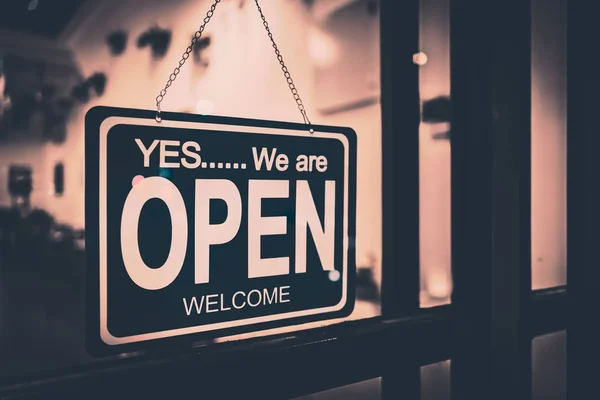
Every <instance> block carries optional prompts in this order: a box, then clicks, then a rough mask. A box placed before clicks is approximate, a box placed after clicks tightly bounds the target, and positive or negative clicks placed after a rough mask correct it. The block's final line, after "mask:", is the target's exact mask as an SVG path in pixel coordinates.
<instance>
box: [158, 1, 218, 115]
mask: <svg viewBox="0 0 600 400" xmlns="http://www.w3.org/2000/svg"><path fill="white" fill-rule="evenodd" d="M220 2H221V0H215V2H214V3H213V5H212V6H210V10H208V12H207V13H206V17H204V22H203V24H202V25H200V28H198V30H197V31H196V33H194V37H193V38H192V43H191V44H190V45H189V46H188V47H187V48H186V49H185V52H184V53H183V55H182V56H181V60H179V65H178V66H177V67H175V69H174V70H173V73H172V74H171V75H169V79H168V80H167V83H166V84H165V87H164V88H163V89H162V90H161V91H160V93H159V94H158V96H156V122H161V121H162V118H161V116H160V103H161V102H162V101H163V99H164V98H165V96H166V95H167V89H168V88H169V87H170V86H171V85H172V84H173V82H175V79H177V75H179V72H180V71H181V67H183V64H185V62H186V61H187V59H188V58H190V53H191V52H192V50H193V49H194V45H195V44H196V43H197V42H198V40H199V39H200V38H201V37H202V33H204V27H205V26H206V24H208V21H210V19H211V18H212V16H213V14H214V13H215V9H216V8H217V5H218V4H219V3H220Z"/></svg>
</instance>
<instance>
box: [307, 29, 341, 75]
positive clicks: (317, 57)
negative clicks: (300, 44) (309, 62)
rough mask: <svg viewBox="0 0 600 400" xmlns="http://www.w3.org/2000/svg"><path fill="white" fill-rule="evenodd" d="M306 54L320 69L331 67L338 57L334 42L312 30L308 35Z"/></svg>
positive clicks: (321, 33)
mask: <svg viewBox="0 0 600 400" xmlns="http://www.w3.org/2000/svg"><path fill="white" fill-rule="evenodd" d="M308 52H309V54H310V57H311V58H312V59H313V61H314V63H315V64H316V65H317V66H320V67H327V66H330V65H332V64H333V63H335V62H336V61H337V59H338V55H339V51H338V46H337V43H336V42H335V40H334V39H333V38H331V37H330V36H328V35H327V34H325V33H324V32H322V31H318V30H313V31H311V33H310V36H309V42H308Z"/></svg>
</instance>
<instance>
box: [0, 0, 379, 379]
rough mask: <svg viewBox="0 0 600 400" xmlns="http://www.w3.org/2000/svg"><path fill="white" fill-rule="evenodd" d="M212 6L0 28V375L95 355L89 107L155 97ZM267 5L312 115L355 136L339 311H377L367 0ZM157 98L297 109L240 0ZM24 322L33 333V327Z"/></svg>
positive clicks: (375, 146) (178, 5) (246, 113)
mask: <svg viewBox="0 0 600 400" xmlns="http://www.w3.org/2000/svg"><path fill="white" fill-rule="evenodd" d="M211 3H212V2H210V1H200V2H198V1H190V0H176V1H171V2H168V3H165V2H164V1H159V0H150V1H148V0H123V1H120V2H118V3H115V2H111V1H95V2H88V3H87V4H86V5H84V6H83V8H81V9H80V10H79V11H78V12H77V13H75V15H73V16H72V17H71V18H70V19H68V21H65V24H64V25H63V26H62V29H61V31H62V33H61V34H60V35H58V36H56V35H52V36H49V37H39V36H32V34H28V33H26V32H25V31H26V30H27V29H28V25H30V22H31V21H29V22H28V20H24V21H23V23H22V24H13V25H14V26H13V27H12V28H11V29H12V31H10V37H9V36H8V34H7V35H4V34H3V37H2V38H0V55H1V58H0V60H1V62H0V376H8V375H18V374H21V373H28V372H35V371H38V370H44V369H52V368H58V367H63V366H70V365H77V364H81V363H85V362H90V361H93V359H91V358H90V357H88V356H87V355H86V353H85V348H84V326H83V318H84V308H83V301H84V297H83V296H84V288H83V286H82V284H81V282H82V273H83V268H84V254H85V242H84V240H83V239H84V231H85V226H84V196H83V190H84V168H85V165H84V154H83V148H84V147H83V140H84V135H83V131H84V116H85V113H86V111H87V110H88V109H89V108H90V107H93V106H95V105H111V106H117V107H128V108H146V109H148V108H153V107H154V105H155V97H156V95H157V94H158V92H159V90H160V89H161V88H162V87H163V86H164V84H165V82H166V80H167V78H168V77H169V74H170V73H171V72H172V69H173V68H174V66H176V65H177V62H178V61H179V59H180V58H181V54H182V53H183V51H184V50H185V48H186V46H187V45H188V44H189V41H190V39H191V37H192V35H193V34H194V32H195V30H196V29H197V27H198V26H199V24H200V23H201V21H202V20H203V19H204V17H205V15H206V11H207V10H208V8H209V6H210V4H211ZM263 3H264V4H263ZM263 3H261V6H262V9H263V11H264V13H265V15H266V17H267V19H268V21H269V26H270V28H271V31H272V32H273V35H274V38H275V40H276V42H277V45H278V47H279V49H280V50H281V53H282V55H283V57H284V60H285V63H286V65H287V66H288V68H289V70H290V72H291V74H292V76H293V79H294V83H295V84H296V87H297V88H298V90H299V93H300V95H301V96H302V100H303V101H304V104H305V106H306V108H307V112H308V115H309V117H310V119H311V121H312V122H313V123H317V124H325V125H343V126H350V127H352V128H354V130H355V131H356V132H357V134H358V146H359V147H358V166H359V167H358V198H357V237H356V243H355V244H356V257H357V267H358V279H357V285H358V287H357V303H356V307H355V311H354V313H353V314H352V315H351V316H350V317H349V318H350V319H358V318H367V317H373V316H376V315H379V313H380V309H379V303H380V301H379V288H380V285H381V219H382V216H381V115H380V105H379V95H380V83H379V18H378V7H377V2H374V1H371V0H347V1H346V0H345V1H336V2H331V1H328V0H316V1H311V2H307V1H303V0H292V1H268V2H263ZM40 4H41V3H40ZM40 7H42V6H41V5H40V6H39V7H38V8H37V9H36V10H34V11H35V12H37V11H39V10H40ZM56 7H62V6H60V5H56ZM34 11H32V12H34ZM7 12H8V11H7ZM11 12H12V11H11ZM65 14H66V12H65ZM25 15H27V14H25ZM290 21H294V22H293V23H290ZM21 25H22V26H23V28H22V30H23V31H22V32H17V31H15V29H20V28H17V27H18V26H21ZM15 26H17V27H15ZM356 26H361V29H356ZM3 28H4V27H0V29H3ZM9 38H10V40H8V39H9ZM162 107H163V109H164V110H169V111H180V112H191V113H199V114H213V115H227V116H237V117H247V118H258V119H271V120H283V121H295V122H301V121H302V119H301V116H300V113H299V112H298V109H297V107H296V104H295V102H294V100H293V98H292V95H291V94H290V91H289V88H288V86H287V84H286V81H285V78H284V76H283V73H282V71H281V66H280V64H279V62H278V61H277V59H276V57H275V54H274V52H273V48H272V46H271V43H270V41H269V38H268V37H267V35H266V32H265V29H264V26H263V24H262V21H261V20H260V17H259V14H258V11H257V10H256V7H255V5H254V3H253V2H250V1H247V2H237V1H235V2H234V1H225V2H222V3H220V4H219V6H218V8H217V10H216V11H215V14H214V17H213V18H212V20H211V21H210V23H209V24H208V25H207V27H206V31H205V33H204V36H203V39H202V40H200V41H199V42H198V46H196V47H195V49H194V51H193V54H192V55H191V56H190V58H189V60H188V62H187V63H186V64H185V66H184V67H183V68H182V69H181V73H180V74H179V75H178V77H177V80H176V82H175V83H174V84H173V86H171V88H170V89H169V95H168V96H167V97H166V98H165V100H164V102H163V103H162ZM134 183H135V182H133V181H132V184H134ZM332 279H335V276H332ZM10 304H12V305H13V306H10ZM15 304H19V307H18V308H17V307H14V305H15ZM334 322H339V321H327V322H320V323H314V324H308V325H305V326H302V327H301V328H306V327H312V326H322V325H325V324H329V323H334ZM298 328H299V327H291V328H287V329H278V330H273V331H267V332H260V333H256V334H250V335H245V336H237V337H236V338H240V337H248V336H256V335H264V334H267V333H276V332H282V331H286V330H288V331H289V330H294V329H298ZM22 332H29V333H30V334H29V335H28V336H27V339H26V337H25V336H24V335H22ZM227 339H231V338H223V339H220V340H221V341H222V340H227Z"/></svg>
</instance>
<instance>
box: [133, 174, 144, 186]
mask: <svg viewBox="0 0 600 400" xmlns="http://www.w3.org/2000/svg"><path fill="white" fill-rule="evenodd" d="M143 180H144V177H143V176H142V175H136V176H134V177H133V179H132V181H131V186H135V185H137V184H138V183H140V182H141V181H143Z"/></svg>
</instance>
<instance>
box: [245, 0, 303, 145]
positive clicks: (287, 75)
mask: <svg viewBox="0 0 600 400" xmlns="http://www.w3.org/2000/svg"><path fill="white" fill-rule="evenodd" d="M254 2H255V3H256V8H258V12H259V13H260V18H261V19H262V20H263V25H264V26H265V29H266V30H267V35H269V39H271V43H272V44H273V48H274V49H275V54H276V55H277V60H279V64H281V70H282V71H283V76H285V79H286V80H287V83H288V86H289V87H290V91H291V92H292V95H293V96H294V100H296V104H297V105H298V110H300V114H302V118H304V123H305V124H307V125H309V126H310V125H311V123H310V120H309V119H308V115H306V109H305V108H304V104H302V99H300V95H299V94H298V89H296V85H295V84H294V81H293V80H292V76H291V75H290V71H288V69H287V67H286V66H285V63H284V62H283V56H282V55H281V52H280V51H279V49H278V48H277V44H275V39H273V34H272V33H271V29H270V28H269V23H268V22H267V19H266V18H265V15H264V14H263V12H262V8H260V5H259V4H258V0H254ZM309 132H310V133H314V130H313V129H312V128H310V129H309Z"/></svg>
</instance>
